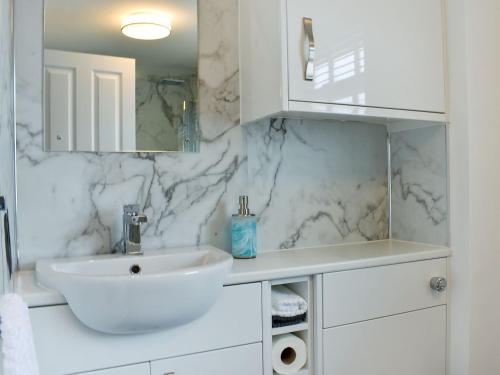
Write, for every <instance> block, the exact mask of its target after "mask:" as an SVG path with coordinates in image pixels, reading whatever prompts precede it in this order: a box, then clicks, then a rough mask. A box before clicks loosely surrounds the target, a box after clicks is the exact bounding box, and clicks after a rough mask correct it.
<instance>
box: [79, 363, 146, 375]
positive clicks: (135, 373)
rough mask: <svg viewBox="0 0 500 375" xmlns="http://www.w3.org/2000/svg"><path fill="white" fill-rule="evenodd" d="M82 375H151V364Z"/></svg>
mask: <svg viewBox="0 0 500 375" xmlns="http://www.w3.org/2000/svg"><path fill="white" fill-rule="evenodd" d="M81 374H82V375H83V374H85V375H150V374H151V369H150V366H149V363H140V364H137V365H132V366H122V367H114V368H110V369H106V370H98V371H90V372H83V373H81Z"/></svg>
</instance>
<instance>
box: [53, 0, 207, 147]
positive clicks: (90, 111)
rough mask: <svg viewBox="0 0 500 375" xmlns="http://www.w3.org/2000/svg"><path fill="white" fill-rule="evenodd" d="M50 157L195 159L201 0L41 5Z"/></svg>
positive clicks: (61, 0) (78, 0)
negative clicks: (187, 155) (184, 155)
mask: <svg viewBox="0 0 500 375" xmlns="http://www.w3.org/2000/svg"><path fill="white" fill-rule="evenodd" d="M44 1H45V6H44V9H45V32H44V47H45V62H44V69H45V73H44V143H45V150H47V151H90V152H121V151H125V152H137V151H140V152H159V151H186V152H196V151H199V139H200V130H199V125H198V10H197V8H198V3H197V0H148V2H146V3H145V2H143V1H139V0H44Z"/></svg>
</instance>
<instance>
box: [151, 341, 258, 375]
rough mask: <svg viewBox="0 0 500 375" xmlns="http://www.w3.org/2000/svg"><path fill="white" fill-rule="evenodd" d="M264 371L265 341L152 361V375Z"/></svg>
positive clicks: (255, 374)
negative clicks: (263, 351)
mask: <svg viewBox="0 0 500 375" xmlns="http://www.w3.org/2000/svg"><path fill="white" fill-rule="evenodd" d="M165 374H168V375H200V374H203V375H235V374H238V375H262V344H260V343H258V344H252V345H245V346H238V347H233V348H228V349H222V350H215V351H212V352H205V353H200V354H193V355H188V356H184V357H177V358H171V359H165V360H162V361H154V362H151V375H165Z"/></svg>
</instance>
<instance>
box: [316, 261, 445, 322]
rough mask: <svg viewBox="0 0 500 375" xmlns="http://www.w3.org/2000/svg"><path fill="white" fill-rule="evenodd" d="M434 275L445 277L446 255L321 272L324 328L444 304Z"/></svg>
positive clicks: (442, 294) (443, 296)
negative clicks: (432, 284)
mask: <svg viewBox="0 0 500 375" xmlns="http://www.w3.org/2000/svg"><path fill="white" fill-rule="evenodd" d="M433 277H446V259H445V258H442V259H434V260H427V261H420V262H412V263H403V264H396V265H390V266H383V267H373V268H364V269H359V270H351V271H341V272H332V273H328V274H324V275H323V327H324V328H327V327H335V326H339V325H342V324H348V323H354V322H360V321H363V320H368V319H374V318H379V317H383V316H388V315H393V314H399V313H403V312H407V311H413V310H418V309H423V308H426V307H432V306H438V305H443V304H446V291H444V292H441V293H438V292H435V291H433V290H432V289H431V288H430V285H429V283H430V280H431V279H432V278H433Z"/></svg>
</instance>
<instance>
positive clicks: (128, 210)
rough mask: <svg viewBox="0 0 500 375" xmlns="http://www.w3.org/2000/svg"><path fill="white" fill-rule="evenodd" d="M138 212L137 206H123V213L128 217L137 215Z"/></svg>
mask: <svg viewBox="0 0 500 375" xmlns="http://www.w3.org/2000/svg"><path fill="white" fill-rule="evenodd" d="M140 210H141V208H140V207H139V205H138V204H126V205H125V206H123V213H124V214H125V215H129V216H134V215H138V214H139V212H140Z"/></svg>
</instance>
